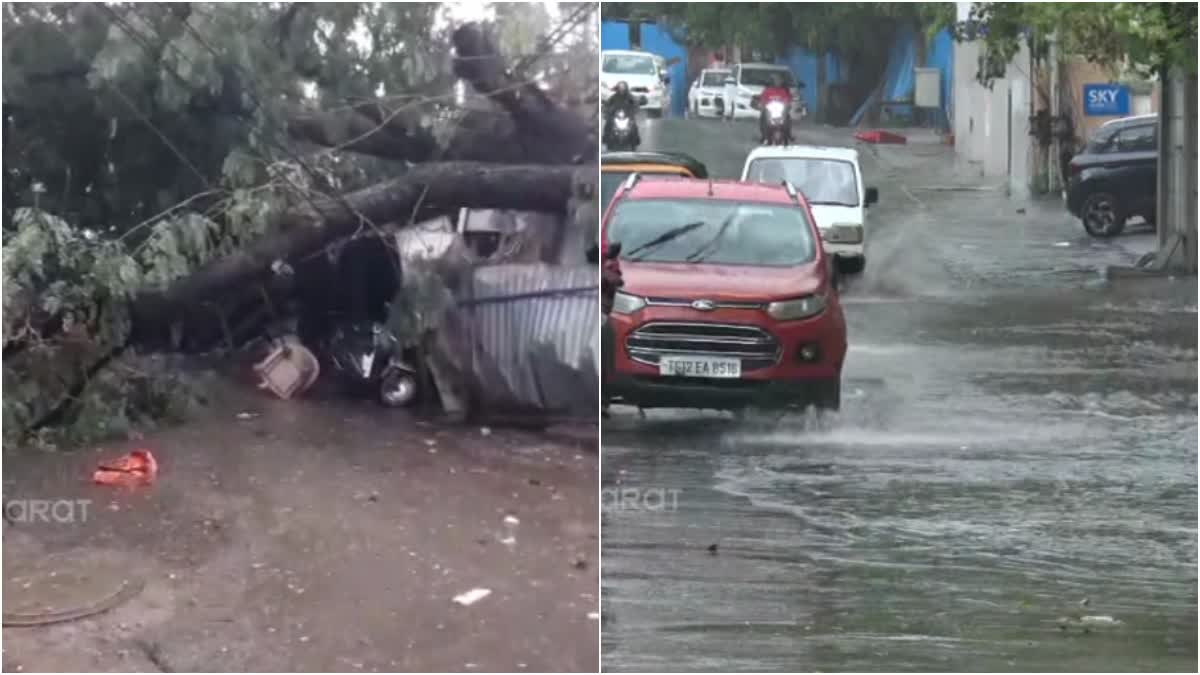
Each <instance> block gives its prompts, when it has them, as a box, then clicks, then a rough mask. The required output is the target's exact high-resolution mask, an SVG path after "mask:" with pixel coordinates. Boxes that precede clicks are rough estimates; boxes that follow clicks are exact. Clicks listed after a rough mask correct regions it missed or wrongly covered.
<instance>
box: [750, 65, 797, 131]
mask: <svg viewBox="0 0 1200 675" xmlns="http://www.w3.org/2000/svg"><path fill="white" fill-rule="evenodd" d="M772 101H779V102H780V103H782V104H783V114H784V125H785V126H784V129H785V132H786V134H787V138H788V140H791V137H792V131H791V130H792V92H791V90H789V89H788V88H787V86H786V83H785V82H784V80H783V76H782V75H778V74H776V75H772V76H771V86H769V87H766V88H764V89H763V91H762V94H760V95H759V98H758V105H759V115H758V127H759V131H760V132H761V134H762V139H761V141H760V142H761V143H766V142H767V141H768V140H769V138H768V137H769V136H770V129H769V127H768V125H769V117H770V115H769V114H768V111H767V106H768V105H769V104H770V103H771V102H772Z"/></svg>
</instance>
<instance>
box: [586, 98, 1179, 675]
mask: <svg viewBox="0 0 1200 675" xmlns="http://www.w3.org/2000/svg"><path fill="white" fill-rule="evenodd" d="M729 129H730V127H728V126H725V127H722V126H720V124H719V123H716V122H707V121H706V122H696V121H680V120H666V121H659V122H655V123H653V124H652V125H651V126H650V127H649V128H647V129H646V132H645V135H646V138H647V140H648V141H649V143H648V149H649V148H654V149H666V150H685V151H688V152H689V153H691V154H693V155H695V156H696V157H697V158H699V159H700V160H701V161H704V162H706V163H708V165H709V168H710V171H711V172H712V173H714V174H715V175H716V176H718V177H722V176H728V177H735V176H736V174H737V173H738V172H739V171H740V168H741V162H742V160H743V159H744V157H745V154H746V152H748V150H749V148H750V147H751V143H752V139H753V130H752V129H751V125H748V124H747V125H740V124H739V125H735V126H734V127H733V129H734V130H733V132H732V133H730V132H729ZM798 136H799V137H800V139H802V140H801V141H800V142H819V143H826V144H848V143H849V141H850V137H849V134H848V133H846V132H844V131H839V130H827V129H826V130H815V129H811V128H810V129H802V130H800V131H799V133H798ZM863 152H864V173H865V174H866V183H867V184H868V185H876V186H878V187H879V190H880V193H881V202H880V204H879V205H878V207H877V208H873V209H872V214H871V217H872V220H871V224H870V227H871V228H872V229H871V234H870V235H869V236H870V237H871V243H870V247H871V248H870V249H869V260H868V265H867V271H866V273H865V275H864V276H863V278H861V279H859V280H856V282H855V283H853V284H852V285H851V287H850V288H849V289H848V290H846V291H845V294H844V303H845V306H846V314H847V322H848V324H849V342H850V351H849V355H848V358H847V365H846V371H845V374H844V378H845V379H844V384H843V392H844V393H843V397H844V399H843V405H842V410H841V412H840V413H839V414H837V415H836V416H833V417H832V419H830V420H825V421H822V422H821V423H820V424H816V423H815V421H814V420H810V419H805V418H785V419H784V420H781V421H774V420H770V419H751V420H750V421H747V422H742V423H738V422H735V421H734V420H733V419H732V418H730V417H727V416H723V415H721V414H717V413H692V412H687V411H662V410H657V411H653V410H652V411H649V412H648V413H647V418H646V419H644V420H643V419H639V417H638V415H637V413H636V411H635V410H633V409H630V408H622V407H618V408H614V409H613V417H612V419H610V420H605V423H604V431H603V443H604V448H603V462H602V479H603V481H604V484H605V486H606V488H608V489H609V491H610V493H611V492H612V491H614V490H618V489H619V490H637V491H639V492H637V493H631V494H639V495H644V496H646V497H645V498H642V499H639V500H637V501H617V500H609V501H608V502H606V503H605V508H604V513H603V539H602V541H603V570H602V585H603V588H602V591H603V596H602V598H603V617H604V619H603V621H604V623H603V638H602V654H603V667H604V669H605V670H610V671H630V670H646V671H655V670H660V671H661V670H668V671H677V670H731V671H763V670H777V671H783V670H787V671H805V670H906V671H907V670H942V671H947V670H965V671H983V670H1033V671H1036V670H1053V671H1058V670H1179V671H1188V670H1191V671H1194V670H1195V669H1196V665H1197V664H1196V648H1197V641H1196V629H1197V616H1196V597H1197V582H1196V518H1197V512H1196V498H1197V494H1196V470H1197V464H1196V447H1197V416H1196V411H1197V397H1196V391H1197V367H1196V366H1197V364H1196V286H1195V280H1194V279H1181V280H1178V281H1173V280H1168V279H1161V280H1139V281H1121V282H1113V283H1109V282H1105V281H1104V280H1103V275H1102V270H1103V269H1104V267H1105V266H1106V265H1109V264H1130V263H1132V262H1133V261H1134V260H1136V259H1137V257H1138V256H1139V255H1141V254H1142V253H1143V252H1145V251H1147V250H1150V249H1151V248H1152V246H1153V235H1152V234H1150V233H1133V234H1130V235H1128V236H1124V237H1121V238H1118V239H1117V240H1114V241H1112V242H1098V241H1092V240H1090V239H1088V238H1087V236H1086V235H1085V234H1084V233H1083V230H1082V228H1081V227H1080V226H1079V225H1078V223H1077V222H1076V221H1073V220H1072V219H1071V218H1070V217H1069V215H1067V214H1066V212H1065V210H1064V209H1063V208H1062V207H1061V206H1060V205H1059V204H1058V203H1054V202H1051V203H1044V204H1018V203H1015V202H1012V201H1009V200H1008V199H1007V198H1006V197H1005V196H1004V195H1003V193H1002V192H1000V191H994V190H962V189H956V190H949V189H944V188H946V187H947V186H950V187H953V186H959V187H964V186H980V185H983V184H984V183H983V181H982V179H978V178H975V179H970V178H966V177H964V174H965V171H963V170H962V169H960V168H956V167H953V166H951V165H950V164H949V162H948V161H946V160H945V159H944V157H945V154H946V153H947V149H945V148H941V147H938V146H936V145H928V146H923V145H917V144H911V145H909V146H907V147H883V148H877V149H875V150H873V151H872V150H868V149H864V150H863ZM1018 209H1021V210H1020V211H1018ZM656 491H657V492H656ZM655 494H658V495H663V494H666V495H670V496H671V497H672V498H670V499H666V500H663V499H658V498H650V497H649V496H650V495H655ZM714 544H715V545H716V547H715V550H710V548H711V547H712V546H713V545H714Z"/></svg>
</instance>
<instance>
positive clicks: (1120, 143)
mask: <svg viewBox="0 0 1200 675" xmlns="http://www.w3.org/2000/svg"><path fill="white" fill-rule="evenodd" d="M1067 170H1068V172H1069V179H1068V183H1067V208H1068V209H1069V210H1070V211H1071V213H1072V214H1074V215H1075V216H1076V217H1078V218H1079V219H1080V220H1082V221H1083V228H1084V229H1085V230H1087V231H1088V234H1090V235H1092V236H1093V237H1115V236H1117V235H1118V234H1120V233H1121V231H1122V230H1124V229H1125V223H1126V221H1128V220H1129V219H1130V218H1131V217H1133V216H1141V217H1142V218H1143V219H1144V220H1145V221H1146V222H1147V223H1149V224H1150V225H1154V223H1155V219H1154V215H1155V214H1154V209H1155V206H1156V205H1157V199H1156V194H1157V189H1158V115H1139V116H1137V117H1125V118H1123V119H1119V120H1113V121H1111V122H1106V123H1105V124H1104V125H1103V126H1101V127H1100V128H1099V129H1096V131H1095V132H1093V134H1092V137H1091V138H1090V139H1089V140H1088V143H1087V147H1085V148H1084V150H1083V152H1081V153H1079V154H1078V155H1076V156H1075V158H1074V159H1072V160H1071V163H1070V164H1069V165H1068V169H1067Z"/></svg>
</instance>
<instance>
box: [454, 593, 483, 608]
mask: <svg viewBox="0 0 1200 675" xmlns="http://www.w3.org/2000/svg"><path fill="white" fill-rule="evenodd" d="M491 594H492V590H491V589H490V588H472V589H471V590H469V591H467V592H466V593H460V594H458V595H456V596H454V602H456V603H457V604H460V605H462V606H463V607H470V606H471V605H473V604H475V603H477V602H479V601H480V600H482V599H484V598H486V597H487V596H489V595H491Z"/></svg>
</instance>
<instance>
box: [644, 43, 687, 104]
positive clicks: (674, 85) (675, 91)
mask: <svg viewBox="0 0 1200 675" xmlns="http://www.w3.org/2000/svg"><path fill="white" fill-rule="evenodd" d="M642 49H645V50H646V51H648V52H650V53H652V54H658V55H659V56H662V57H665V58H666V59H667V60H668V61H669V60H671V59H674V58H678V59H679V62H678V63H676V64H675V65H673V66H669V67H668V68H667V72H668V73H669V74H670V76H671V84H670V87H671V114H672V115H674V116H676V117H679V116H682V115H683V111H684V110H685V109H686V108H687V92H688V85H690V84H691V83H690V82H688V81H687V73H688V69H687V67H688V53H687V48H686V47H684V46H683V45H681V44H679V43H678V42H676V41H675V40H674V38H672V37H671V35H670V34H669V33H667V31H665V30H663V29H662V28H659V27H658V26H657V25H655V24H652V23H644V24H642Z"/></svg>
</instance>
